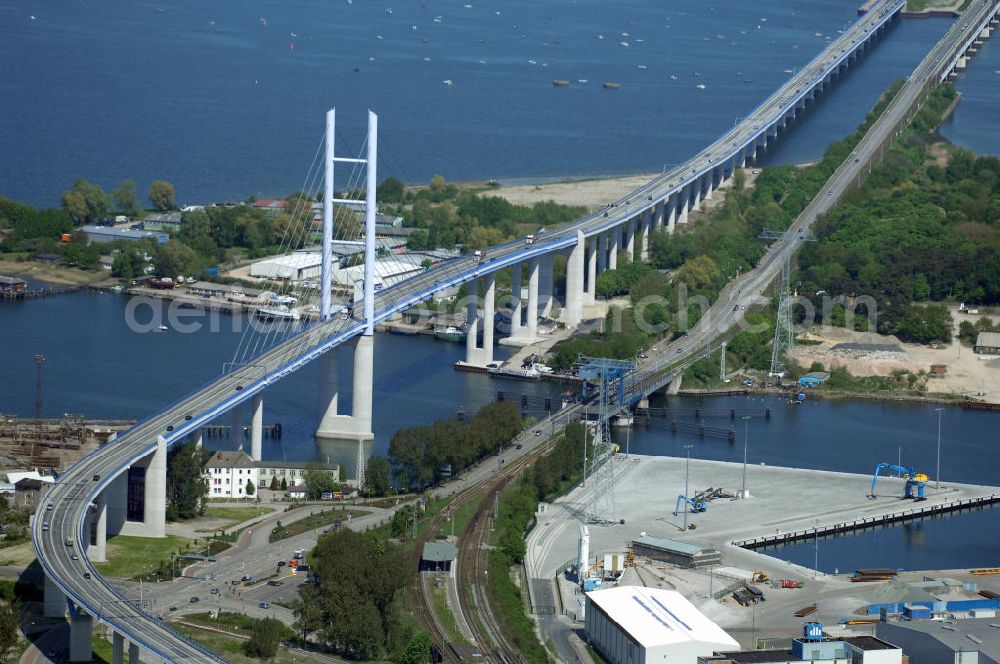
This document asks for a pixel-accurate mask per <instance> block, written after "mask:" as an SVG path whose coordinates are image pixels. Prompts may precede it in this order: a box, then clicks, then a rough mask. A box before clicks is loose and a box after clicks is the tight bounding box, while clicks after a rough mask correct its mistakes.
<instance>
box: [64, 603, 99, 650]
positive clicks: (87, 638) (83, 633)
mask: <svg viewBox="0 0 1000 664" xmlns="http://www.w3.org/2000/svg"><path fill="white" fill-rule="evenodd" d="M93 635H94V619H93V618H91V617H90V616H89V615H87V614H85V613H80V611H79V610H77V611H76V612H74V613H71V614H70V618H69V661H71V662H89V661H91V660H92V659H93V658H94V640H93Z"/></svg>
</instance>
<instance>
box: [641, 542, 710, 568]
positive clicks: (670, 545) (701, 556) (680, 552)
mask: <svg viewBox="0 0 1000 664" xmlns="http://www.w3.org/2000/svg"><path fill="white" fill-rule="evenodd" d="M632 549H633V550H634V551H635V555H637V556H643V557H645V558H650V559H652V560H659V561H661V562H665V563H670V564H671V565H677V566H679V567H708V566H711V565H718V564H720V563H721V562H722V554H721V553H719V550H718V549H715V548H712V547H701V546H698V545H697V544H688V543H686V542H678V541H677V540H672V539H664V538H661V537H653V536H651V535H643V536H642V537H640V538H639V539H637V540H633V541H632Z"/></svg>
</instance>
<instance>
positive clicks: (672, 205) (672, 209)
mask: <svg viewBox="0 0 1000 664" xmlns="http://www.w3.org/2000/svg"><path fill="white" fill-rule="evenodd" d="M680 195H681V192H677V193H675V194H673V195H672V196H671V197H670V198H668V199H667V232H668V233H670V234H671V235H673V234H674V228H675V227H676V226H677V211H678V208H680V202H679V201H680Z"/></svg>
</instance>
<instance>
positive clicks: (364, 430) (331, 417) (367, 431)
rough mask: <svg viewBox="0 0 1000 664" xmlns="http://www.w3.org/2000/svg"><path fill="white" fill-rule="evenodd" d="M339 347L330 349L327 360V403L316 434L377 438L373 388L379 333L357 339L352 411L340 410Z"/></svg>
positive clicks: (324, 388) (340, 438)
mask: <svg viewBox="0 0 1000 664" xmlns="http://www.w3.org/2000/svg"><path fill="white" fill-rule="evenodd" d="M338 350H339V349H338ZM338 350H332V351H330V352H328V353H327V354H326V356H325V357H324V360H323V367H322V376H323V383H322V386H321V389H322V392H323V394H322V399H323V400H324V401H325V402H326V404H327V406H326V412H324V413H323V417H322V419H320V423H319V428H318V429H317V430H316V438H318V439H320V440H331V441H369V440H374V438H375V434H374V433H372V390H373V386H374V382H375V380H374V379H375V337H374V335H371V334H367V333H366V334H363V335H361V336H360V337H357V338H356V339H355V341H354V366H353V376H352V381H353V384H354V388H353V391H352V394H351V397H352V399H351V413H350V414H349V415H347V414H341V413H340V394H339V393H340V388H339V379H338V364H339V361H338V360H339V358H338V356H337V355H336V353H337V352H338Z"/></svg>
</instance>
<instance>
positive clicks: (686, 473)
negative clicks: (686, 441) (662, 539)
mask: <svg viewBox="0 0 1000 664" xmlns="http://www.w3.org/2000/svg"><path fill="white" fill-rule="evenodd" d="M692 447H694V445H685V446H684V449H685V450H687V461H685V462H684V532H687V529H688V478H689V477H690V476H691V448H692Z"/></svg>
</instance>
